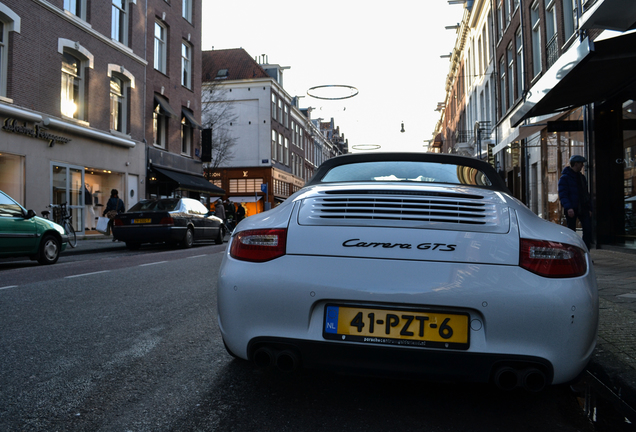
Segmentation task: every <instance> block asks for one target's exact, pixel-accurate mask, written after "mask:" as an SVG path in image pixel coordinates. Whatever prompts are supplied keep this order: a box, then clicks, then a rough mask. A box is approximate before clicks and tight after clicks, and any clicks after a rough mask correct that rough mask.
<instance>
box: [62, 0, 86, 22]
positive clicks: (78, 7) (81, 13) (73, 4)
mask: <svg viewBox="0 0 636 432" xmlns="http://www.w3.org/2000/svg"><path fill="white" fill-rule="evenodd" d="M64 10H65V11H69V12H70V13H72V14H73V15H75V16H76V17H78V18H81V19H83V20H85V19H86V0H64Z"/></svg>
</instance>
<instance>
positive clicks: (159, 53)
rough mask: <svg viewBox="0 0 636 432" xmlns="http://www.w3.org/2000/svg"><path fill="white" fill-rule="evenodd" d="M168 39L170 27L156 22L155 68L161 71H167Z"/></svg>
mask: <svg viewBox="0 0 636 432" xmlns="http://www.w3.org/2000/svg"><path fill="white" fill-rule="evenodd" d="M167 40H168V29H166V27H164V26H163V25H162V24H160V23H158V22H155V49H154V53H155V62H154V64H155V69H156V70H158V71H159V72H161V73H164V74H165V73H166V71H167V47H166V44H167Z"/></svg>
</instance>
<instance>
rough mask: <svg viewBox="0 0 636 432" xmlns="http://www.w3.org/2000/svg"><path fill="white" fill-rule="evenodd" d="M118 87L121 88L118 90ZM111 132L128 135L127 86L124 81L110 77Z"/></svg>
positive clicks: (116, 77) (114, 76)
mask: <svg viewBox="0 0 636 432" xmlns="http://www.w3.org/2000/svg"><path fill="white" fill-rule="evenodd" d="M117 85H118V87H119V88H117ZM109 94H110V130H111V131H115V132H121V133H126V84H125V81H124V80H123V79H121V78H120V77H118V76H116V75H113V76H111V77H110V86H109Z"/></svg>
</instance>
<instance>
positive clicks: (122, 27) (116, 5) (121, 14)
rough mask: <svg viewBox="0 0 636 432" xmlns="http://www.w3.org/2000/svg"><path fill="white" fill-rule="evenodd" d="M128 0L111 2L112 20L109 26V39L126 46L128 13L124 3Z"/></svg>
mask: <svg viewBox="0 0 636 432" xmlns="http://www.w3.org/2000/svg"><path fill="white" fill-rule="evenodd" d="M127 1H128V0H113V9H112V20H111V24H110V37H111V38H113V39H114V40H116V41H117V42H121V43H123V44H124V45H127V44H128V37H127V36H128V12H127V10H126V7H127V5H126V2H127Z"/></svg>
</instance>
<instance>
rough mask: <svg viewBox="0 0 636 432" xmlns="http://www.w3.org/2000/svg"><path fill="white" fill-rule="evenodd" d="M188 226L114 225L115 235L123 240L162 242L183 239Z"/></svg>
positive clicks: (117, 238)
mask: <svg viewBox="0 0 636 432" xmlns="http://www.w3.org/2000/svg"><path fill="white" fill-rule="evenodd" d="M186 229H187V228H186V227H176V226H157V225H145V226H141V225H140V226H117V227H113V237H114V238H115V239H116V240H119V241H122V242H132V243H161V242H178V241H181V240H183V237H184V236H185V233H186Z"/></svg>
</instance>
